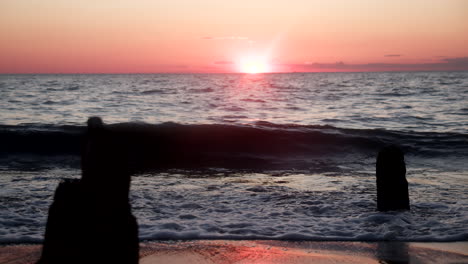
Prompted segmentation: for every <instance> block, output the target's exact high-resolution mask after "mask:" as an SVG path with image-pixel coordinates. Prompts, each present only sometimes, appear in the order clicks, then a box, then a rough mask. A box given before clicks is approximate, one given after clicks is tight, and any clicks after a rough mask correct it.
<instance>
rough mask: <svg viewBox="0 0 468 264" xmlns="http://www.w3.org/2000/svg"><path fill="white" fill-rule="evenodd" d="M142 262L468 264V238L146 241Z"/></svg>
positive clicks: (36, 252)
mask: <svg viewBox="0 0 468 264" xmlns="http://www.w3.org/2000/svg"><path fill="white" fill-rule="evenodd" d="M40 250H41V245H2V246H0V263H1V264H4V263H9V264H13V263H15V264H20V263H21V264H25V263H34V262H35V261H36V260H37V259H38V258H39V257H40ZM140 263H141V264H150V263H175V264H182V263H194V264H209V263H210V264H211V263H222V264H228V263H239V264H240V263H245V264H247V263H272V264H273V263H286V264H303V263H468V242H446V243H415V242H408V243H405V242H315V241H299V242H288V241H232V240H196V241H164V242H143V243H141V245H140Z"/></svg>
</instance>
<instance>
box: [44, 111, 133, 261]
mask: <svg viewBox="0 0 468 264" xmlns="http://www.w3.org/2000/svg"><path fill="white" fill-rule="evenodd" d="M124 141H125V140H124V139H123V138H122V136H121V135H120V136H119V134H118V133H116V132H115V131H112V130H110V129H108V128H107V127H106V126H105V125H104V123H103V122H102V120H101V119H100V118H98V117H92V118H90V119H89V120H88V131H87V133H86V136H85V140H84V142H83V143H84V144H83V147H82V153H81V166H82V178H81V179H79V180H78V179H75V180H65V181H63V182H61V183H60V184H59V186H58V187H57V190H56V191H55V196H54V202H53V203H52V205H51V206H50V209H49V217H48V219H47V226H46V233H45V237H44V245H43V249H42V256H41V259H40V260H39V262H38V263H40V264H52V263H138V259H139V244H138V243H139V242H138V225H137V222H136V219H135V217H134V216H133V215H132V213H131V207H130V204H129V200H128V194H129V189H130V173H129V172H128V164H127V157H126V155H127V151H126V144H125V142H124Z"/></svg>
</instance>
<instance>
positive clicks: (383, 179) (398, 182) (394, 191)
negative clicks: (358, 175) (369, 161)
mask: <svg viewBox="0 0 468 264" xmlns="http://www.w3.org/2000/svg"><path fill="white" fill-rule="evenodd" d="M376 176H377V210H379V211H390V210H409V209H410V203H409V194H408V181H406V165H405V157H404V154H403V151H402V150H401V149H400V148H398V147H397V146H388V147H385V148H383V149H382V150H381V151H380V152H379V154H378V156H377V165H376Z"/></svg>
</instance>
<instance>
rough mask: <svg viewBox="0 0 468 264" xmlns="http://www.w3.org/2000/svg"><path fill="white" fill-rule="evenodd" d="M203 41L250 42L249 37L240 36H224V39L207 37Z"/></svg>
mask: <svg viewBox="0 0 468 264" xmlns="http://www.w3.org/2000/svg"><path fill="white" fill-rule="evenodd" d="M202 39H206V40H249V38H248V37H240V36H224V37H211V36H205V37H202Z"/></svg>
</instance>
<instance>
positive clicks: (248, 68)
mask: <svg viewBox="0 0 468 264" xmlns="http://www.w3.org/2000/svg"><path fill="white" fill-rule="evenodd" d="M239 70H240V72H243V73H250V74H256V73H265V72H269V71H270V67H269V64H268V62H267V61H266V60H265V59H262V58H260V57H245V58H242V59H241V60H240V62H239Z"/></svg>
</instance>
